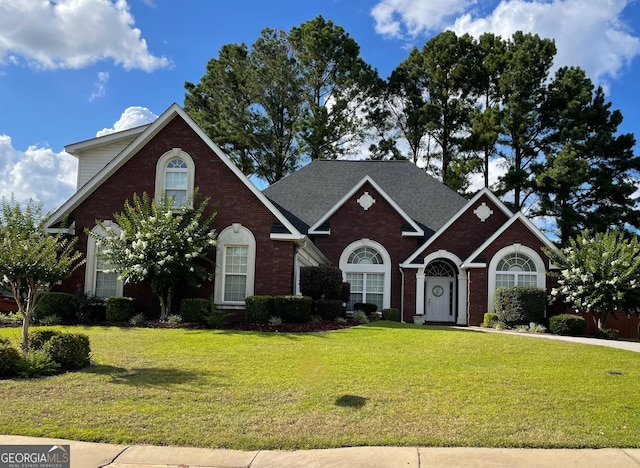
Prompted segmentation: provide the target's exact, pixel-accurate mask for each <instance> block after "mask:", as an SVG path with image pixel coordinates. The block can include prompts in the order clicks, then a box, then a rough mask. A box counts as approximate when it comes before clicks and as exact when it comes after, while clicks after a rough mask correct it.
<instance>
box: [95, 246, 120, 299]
mask: <svg viewBox="0 0 640 468" xmlns="http://www.w3.org/2000/svg"><path fill="white" fill-rule="evenodd" d="M100 250H101V249H100V248H98V249H97V253H96V276H95V281H96V284H95V288H94V294H95V295H96V296H97V297H101V298H102V299H106V298H108V297H113V296H116V295H117V286H118V275H117V273H114V272H110V271H109V265H108V264H107V263H106V262H105V261H104V260H103V259H102V256H101V255H100Z"/></svg>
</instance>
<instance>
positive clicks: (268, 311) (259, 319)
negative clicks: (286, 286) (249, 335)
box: [244, 296, 273, 323]
mask: <svg viewBox="0 0 640 468" xmlns="http://www.w3.org/2000/svg"><path fill="white" fill-rule="evenodd" d="M244 304H245V312H246V314H247V322H249V323H267V322H268V321H269V317H271V316H272V315H273V297H272V296H249V297H247V298H246V299H245V300H244Z"/></svg>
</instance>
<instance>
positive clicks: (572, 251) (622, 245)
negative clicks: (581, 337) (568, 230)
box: [546, 231, 640, 328]
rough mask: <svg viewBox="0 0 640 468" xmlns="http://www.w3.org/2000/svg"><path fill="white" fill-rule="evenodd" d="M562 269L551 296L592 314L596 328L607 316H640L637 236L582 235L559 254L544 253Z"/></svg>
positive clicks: (639, 274)
mask: <svg viewBox="0 0 640 468" xmlns="http://www.w3.org/2000/svg"><path fill="white" fill-rule="evenodd" d="M546 253H547V254H548V255H549V256H550V257H551V258H552V260H553V262H554V263H555V264H556V265H557V266H559V267H560V268H561V272H560V274H558V275H557V276H558V287H557V288H554V289H553V290H552V292H551V294H552V295H553V296H560V297H562V298H563V299H564V300H565V301H566V302H567V303H568V304H570V305H571V307H572V308H574V309H575V310H576V311H581V312H586V313H589V314H592V316H593V319H594V322H595V324H596V326H597V327H598V328H604V327H605V326H606V321H607V317H608V316H609V315H611V316H613V317H615V315H616V313H618V312H621V313H624V314H627V315H631V314H638V313H640V242H639V241H638V237H637V236H630V235H627V234H625V233H622V232H615V231H607V232H605V233H597V234H595V236H593V237H592V236H591V235H590V234H589V233H588V232H586V231H584V232H583V233H582V234H580V235H578V236H577V237H575V238H573V239H570V240H569V244H568V245H567V246H566V247H565V248H563V249H562V250H560V251H556V252H554V251H547V252H546Z"/></svg>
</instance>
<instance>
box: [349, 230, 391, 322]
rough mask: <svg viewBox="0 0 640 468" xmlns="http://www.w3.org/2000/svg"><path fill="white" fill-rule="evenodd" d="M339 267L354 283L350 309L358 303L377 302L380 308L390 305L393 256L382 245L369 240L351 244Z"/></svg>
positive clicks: (350, 281) (351, 282)
mask: <svg viewBox="0 0 640 468" xmlns="http://www.w3.org/2000/svg"><path fill="white" fill-rule="evenodd" d="M340 269H341V270H342V271H343V272H344V275H345V281H346V282H348V283H349V284H350V286H351V297H350V300H349V302H348V303H347V310H348V311H353V309H354V307H353V306H354V304H357V303H358V302H368V303H371V304H376V305H377V306H378V311H382V309H384V308H388V307H390V303H391V258H390V257H389V254H388V253H387V251H386V249H385V248H384V247H383V246H382V245H380V244H378V243H377V242H374V241H371V240H369V239H362V240H360V241H357V242H354V243H352V244H351V245H349V246H347V248H346V249H345V250H344V251H343V252H342V255H341V256H340Z"/></svg>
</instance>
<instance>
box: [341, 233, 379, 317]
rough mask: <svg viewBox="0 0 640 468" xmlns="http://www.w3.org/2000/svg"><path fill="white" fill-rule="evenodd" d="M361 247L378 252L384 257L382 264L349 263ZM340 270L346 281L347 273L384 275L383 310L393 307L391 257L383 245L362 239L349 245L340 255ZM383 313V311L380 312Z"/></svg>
mask: <svg viewBox="0 0 640 468" xmlns="http://www.w3.org/2000/svg"><path fill="white" fill-rule="evenodd" d="M360 247H371V248H372V249H375V250H377V251H378V252H379V253H380V255H381V256H382V260H383V263H382V264H377V265H376V264H362V263H360V264H351V263H347V261H348V260H349V257H350V256H351V254H352V253H353V252H354V251H355V250H356V249H358V248H360ZM340 269H341V270H342V276H343V279H344V281H346V280H347V273H384V291H383V294H382V308H383V309H388V308H389V307H391V256H390V255H389V252H387V249H385V248H384V247H383V246H382V244H380V243H378V242H376V241H372V240H371V239H360V240H358V241H355V242H352V243H351V244H349V245H348V246H347V247H346V248H345V249H344V250H343V251H342V254H341V255H340ZM379 312H381V311H379Z"/></svg>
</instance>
